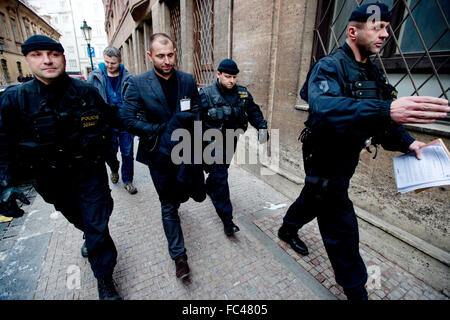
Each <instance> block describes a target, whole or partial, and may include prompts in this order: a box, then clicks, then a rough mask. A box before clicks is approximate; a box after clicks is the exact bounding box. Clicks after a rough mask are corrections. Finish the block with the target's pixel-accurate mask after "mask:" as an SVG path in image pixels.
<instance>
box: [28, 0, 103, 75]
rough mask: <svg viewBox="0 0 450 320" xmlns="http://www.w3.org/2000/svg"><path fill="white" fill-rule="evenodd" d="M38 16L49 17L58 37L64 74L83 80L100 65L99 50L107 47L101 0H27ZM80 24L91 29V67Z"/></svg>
mask: <svg viewBox="0 0 450 320" xmlns="http://www.w3.org/2000/svg"><path fill="white" fill-rule="evenodd" d="M29 2H30V4H32V5H33V7H35V8H36V11H37V12H39V14H41V15H45V16H48V17H50V19H51V23H52V25H54V26H55V27H56V28H57V29H58V30H59V31H60V33H61V43H62V45H63V47H64V49H65V55H66V60H67V65H66V70H67V73H69V74H82V75H83V76H84V77H85V78H87V76H88V74H89V72H91V70H92V65H93V66H94V69H95V68H96V66H97V65H98V63H100V62H103V54H102V53H103V50H104V48H106V46H107V38H106V33H105V28H104V24H105V23H104V15H103V11H104V9H103V5H102V1H101V0H92V1H84V0H57V1H54V0H29ZM83 20H86V23H87V24H88V25H89V26H90V27H91V28H92V33H91V34H92V39H91V41H90V46H91V56H92V65H91V61H90V57H89V53H88V46H87V42H86V40H85V39H84V36H83V33H82V32H81V29H80V28H81V26H82V25H83Z"/></svg>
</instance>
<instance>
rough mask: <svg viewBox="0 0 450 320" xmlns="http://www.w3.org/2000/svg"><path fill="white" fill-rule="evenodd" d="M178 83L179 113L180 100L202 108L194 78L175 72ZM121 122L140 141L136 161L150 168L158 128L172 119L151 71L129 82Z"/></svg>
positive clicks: (126, 86)
mask: <svg viewBox="0 0 450 320" xmlns="http://www.w3.org/2000/svg"><path fill="white" fill-rule="evenodd" d="M175 75H176V77H177V80H178V96H177V106H176V112H179V111H180V100H181V99H183V98H189V99H191V104H198V105H200V95H199V93H198V90H197V85H196V82H195V79H194V76H193V75H191V74H189V73H185V72H182V71H179V70H175ZM119 116H120V119H121V121H122V123H123V125H124V126H125V128H126V130H127V131H128V132H130V133H132V134H135V135H137V136H139V137H140V139H139V147H138V152H137V155H136V160H137V161H139V162H141V163H144V164H148V162H149V153H151V152H154V151H156V149H157V144H158V134H159V133H160V132H158V128H159V127H160V125H161V124H162V123H164V122H167V121H168V120H169V119H170V118H171V117H172V111H171V109H170V107H169V105H168V103H167V100H166V97H165V95H164V91H163V90H162V88H161V85H160V83H159V80H158V78H157V75H156V74H155V71H154V70H153V69H152V70H149V71H147V72H144V73H141V74H139V75H136V76H132V77H130V78H129V80H128V81H127V83H125V85H124V89H123V107H122V109H121V110H120V114H119Z"/></svg>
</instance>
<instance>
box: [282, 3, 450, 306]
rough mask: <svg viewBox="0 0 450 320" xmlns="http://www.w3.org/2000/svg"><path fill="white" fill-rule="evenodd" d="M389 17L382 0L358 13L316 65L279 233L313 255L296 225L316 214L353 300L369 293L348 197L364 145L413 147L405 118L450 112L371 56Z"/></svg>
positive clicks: (426, 119) (423, 119) (306, 91)
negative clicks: (296, 189)
mask: <svg viewBox="0 0 450 320" xmlns="http://www.w3.org/2000/svg"><path fill="white" fill-rule="evenodd" d="M390 21H391V13H390V12H389V10H388V7H387V6H386V5H384V4H382V3H369V4H365V5H363V6H361V7H359V8H358V9H356V10H355V11H353V12H352V14H351V16H350V19H349V22H348V26H347V37H346V42H345V43H344V45H343V46H342V47H341V48H339V49H338V50H337V51H336V52H334V53H332V54H331V55H329V56H327V57H325V58H323V59H321V60H319V61H318V63H317V64H316V65H315V66H314V67H313V68H312V70H311V72H310V73H309V75H308V79H307V82H306V83H305V85H304V86H303V88H302V90H301V93H300V94H301V97H302V99H304V100H306V101H308V102H309V116H308V119H307V121H306V122H305V125H306V128H305V129H304V130H303V131H302V135H301V141H302V142H303V160H304V167H305V173H306V178H305V185H304V187H303V190H302V191H301V193H300V196H299V197H298V198H297V200H296V201H295V202H294V203H293V204H292V205H291V206H290V207H289V209H288V211H287V213H286V215H285V217H284V219H283V224H282V226H281V228H280V229H279V231H278V236H279V238H280V239H281V240H283V241H285V242H287V243H289V244H290V245H291V247H292V249H293V250H295V251H296V252H298V253H300V254H303V255H305V254H308V248H307V247H306V245H305V244H304V243H303V242H302V241H301V240H300V239H299V237H298V230H299V229H300V228H301V227H302V226H303V225H305V224H306V223H308V222H310V221H311V220H312V219H314V218H315V217H317V222H318V225H319V228H320V233H321V235H322V239H323V242H324V245H325V249H326V251H327V254H328V257H329V258H330V262H331V265H332V266H333V270H334V272H335V276H336V282H337V283H338V284H339V285H341V286H342V287H343V289H344V293H345V294H346V296H347V298H348V299H349V300H365V299H367V298H368V294H367V291H366V289H365V283H366V281H367V271H366V267H365V265H364V261H363V260H362V259H361V256H360V253H359V234H358V224H357V219H356V215H355V211H354V208H353V204H352V202H351V200H350V199H349V196H348V188H349V184H350V179H351V177H352V176H353V173H354V172H355V169H356V166H357V165H358V160H359V154H360V152H361V150H362V149H363V148H364V147H368V148H369V147H370V145H371V144H381V145H382V146H383V148H384V149H387V150H392V151H402V152H414V153H415V154H416V157H418V158H420V151H419V149H420V147H421V146H423V145H424V143H423V142H420V141H417V140H414V138H412V137H411V136H410V135H409V134H408V133H407V132H406V130H405V129H404V127H403V126H402V124H404V123H431V122H433V121H434V120H435V119H438V118H444V117H445V116H446V115H447V112H449V111H450V108H449V107H448V101H447V100H444V99H438V98H434V97H421V96H414V97H402V98H398V99H397V96H396V95H397V92H396V90H395V88H394V87H393V86H391V85H390V84H388V83H387V81H386V79H385V77H384V75H383V74H382V73H381V72H380V70H379V69H378V67H377V66H376V65H375V64H374V63H372V62H371V61H370V59H369V56H370V55H372V54H376V53H379V52H380V50H381V47H382V45H383V43H384V41H385V40H386V38H387V37H388V36H389V34H388V32H387V28H388V26H389V22H390Z"/></svg>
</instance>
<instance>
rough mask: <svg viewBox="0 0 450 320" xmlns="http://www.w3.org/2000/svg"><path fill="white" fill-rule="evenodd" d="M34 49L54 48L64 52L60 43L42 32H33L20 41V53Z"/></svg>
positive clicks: (24, 53)
mask: <svg viewBox="0 0 450 320" xmlns="http://www.w3.org/2000/svg"><path fill="white" fill-rule="evenodd" d="M34 50H54V51H59V52H63V53H64V48H63V46H62V45H61V43H59V42H56V41H55V40H53V39H52V38H49V37H47V36H44V35H42V34H35V35H33V36H31V37H29V38H28V39H27V40H25V42H24V43H22V53H23V55H24V56H26V55H27V54H28V53H29V52H30V51H34Z"/></svg>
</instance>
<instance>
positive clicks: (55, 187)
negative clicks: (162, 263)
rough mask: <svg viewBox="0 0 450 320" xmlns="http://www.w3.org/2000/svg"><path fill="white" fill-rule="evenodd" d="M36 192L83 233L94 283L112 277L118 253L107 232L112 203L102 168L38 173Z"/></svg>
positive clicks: (51, 170) (104, 168) (48, 170)
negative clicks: (95, 279) (94, 279)
mask: <svg viewBox="0 0 450 320" xmlns="http://www.w3.org/2000/svg"><path fill="white" fill-rule="evenodd" d="M35 189H36V191H37V192H38V193H39V194H40V195H41V196H42V197H43V198H44V200H45V201H46V202H48V203H51V204H53V205H54V206H55V209H56V210H58V211H60V212H61V213H62V214H63V215H64V217H66V219H67V220H68V221H69V222H70V223H72V224H73V225H74V226H75V227H76V228H77V229H79V230H81V231H83V232H84V235H85V238H86V247H87V249H88V252H89V256H88V260H89V263H90V265H91V268H92V271H93V272H94V276H95V277H96V278H97V279H99V278H105V277H109V276H112V274H113V270H114V267H115V265H116V262H117V250H116V247H115V245H114V242H113V240H112V238H111V236H110V234H109V229H108V222H109V217H110V216H111V213H112V210H113V199H112V197H111V190H110V189H109V184H108V177H107V172H106V166H105V164H104V163H103V164H101V165H99V166H96V167H95V168H90V169H89V168H88V169H85V170H81V169H65V170H62V169H50V168H47V169H44V170H39V175H38V176H37V179H36V184H35Z"/></svg>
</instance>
